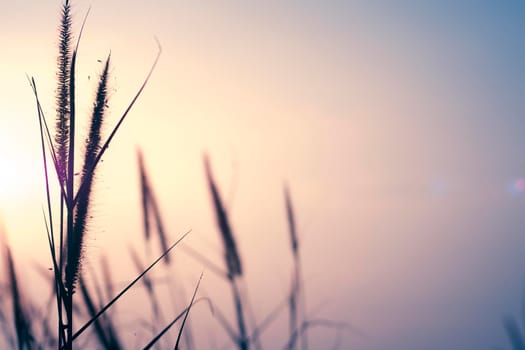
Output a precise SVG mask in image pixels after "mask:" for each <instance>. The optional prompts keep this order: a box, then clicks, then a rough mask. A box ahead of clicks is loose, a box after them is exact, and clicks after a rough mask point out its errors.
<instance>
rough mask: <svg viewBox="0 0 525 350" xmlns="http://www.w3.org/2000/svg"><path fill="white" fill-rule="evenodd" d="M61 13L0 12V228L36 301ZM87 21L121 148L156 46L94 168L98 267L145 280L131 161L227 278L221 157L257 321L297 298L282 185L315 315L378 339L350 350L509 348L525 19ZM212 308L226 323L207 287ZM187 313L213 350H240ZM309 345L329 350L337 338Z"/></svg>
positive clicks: (279, 334) (336, 12) (363, 339)
mask: <svg viewBox="0 0 525 350" xmlns="http://www.w3.org/2000/svg"><path fill="white" fill-rule="evenodd" d="M60 5H61V4H60V1H49V0H47V1H34V0H32V1H24V2H21V1H5V0H3V1H1V2H0V45H1V48H2V50H1V52H2V55H1V59H0V75H1V77H2V78H1V81H2V83H1V84H0V116H1V117H0V212H1V216H2V222H3V225H4V227H5V229H6V231H7V233H8V236H9V241H10V243H11V244H12V246H13V250H14V252H15V256H16V258H17V260H18V264H19V266H20V267H19V269H20V270H21V271H22V272H23V274H25V275H26V276H27V278H26V279H25V280H24V281H23V282H22V283H25V285H26V286H27V290H28V292H27V294H29V295H30V296H31V295H32V293H33V292H31V291H32V290H34V289H35V288H37V286H38V285H39V284H41V285H42V286H44V285H45V283H46V282H45V281H44V280H43V279H41V278H40V277H31V276H38V274H36V273H35V272H34V269H33V266H34V265H35V264H41V265H46V264H50V262H49V252H48V250H47V244H46V240H45V233H44V232H45V231H44V224H43V218H42V206H43V204H44V192H43V189H44V187H43V186H44V185H43V177H42V169H41V158H40V148H39V147H40V146H39V134H38V123H37V115H36V112H35V106H34V99H33V96H32V92H31V89H30V87H29V84H28V82H27V79H26V74H28V75H30V76H34V77H35V79H36V82H37V85H38V88H39V91H40V95H41V98H42V103H43V106H44V111H45V112H46V114H47V116H48V118H49V119H52V118H53V116H54V89H55V86H54V81H55V80H54V79H55V73H54V72H55V62H56V58H55V57H56V52H57V49H56V46H57V25H58V21H59V11H60ZM90 5H91V13H90V15H89V18H88V20H87V24H86V28H85V31H84V36H83V39H82V42H81V46H80V52H79V60H78V64H77V66H78V69H77V72H78V75H77V82H78V85H77V86H78V98H79V100H80V101H82V102H81V104H80V106H79V108H78V111H79V112H78V113H79V116H80V117H82V115H84V116H85V119H87V117H88V114H89V111H90V107H91V103H92V102H91V99H92V97H93V95H94V87H95V82H96V76H97V74H98V73H99V72H100V70H101V69H102V63H100V62H99V60H102V61H103V60H104V58H105V57H106V56H107V55H108V54H109V52H111V58H112V62H113V63H112V69H111V73H112V78H111V83H110V85H111V91H112V92H111V101H110V105H111V108H110V112H111V114H110V118H109V124H108V127H107V129H106V130H107V131H108V130H110V126H109V125H112V124H114V123H115V122H116V120H117V119H118V117H119V116H120V114H121V113H122V111H123V110H124V108H125V107H126V105H127V103H128V101H129V100H130V98H131V97H132V96H133V94H134V92H135V91H136V90H137V88H138V87H139V86H140V83H141V81H142V79H143V78H144V76H145V74H146V73H147V70H148V68H149V66H150V64H151V62H152V61H153V59H154V56H155V53H156V43H155V39H154V37H155V36H156V37H157V38H158V40H159V41H160V43H161V44H162V48H163V53H162V56H161V60H160V62H159V65H158V67H157V70H156V71H155V73H154V75H153V77H152V79H151V81H150V83H149V85H148V87H147V89H146V90H145V92H144V94H143V96H142V97H141V99H140V100H139V102H138V104H137V105H136V107H135V108H134V109H133V111H132V113H131V114H130V115H129V119H127V120H126V122H125V124H124V126H123V128H122V130H121V132H120V133H119V134H118V136H117V138H116V139H115V141H114V143H113V144H112V145H111V147H110V149H109V152H108V153H107V156H106V157H105V158H104V163H103V165H102V167H101V168H100V169H99V172H98V182H97V187H96V192H95V195H96V197H95V202H94V203H95V205H94V212H93V215H94V217H93V221H92V223H91V226H90V232H89V236H88V242H87V254H86V262H85V266H92V267H93V268H95V269H96V268H97V267H96V266H97V264H98V261H99V260H98V257H99V256H101V255H108V256H110V257H111V265H112V267H113V272H114V276H118V279H119V280H122V281H125V280H126V279H128V278H130V277H131V276H133V274H134V273H135V272H134V270H133V268H132V266H130V265H131V264H130V262H129V259H128V258H127V256H128V255H127V248H128V246H129V245H136V246H138V247H140V242H141V239H142V236H141V235H142V232H141V228H142V226H141V225H142V221H141V216H140V215H141V213H140V202H139V187H138V184H139V179H138V171H137V164H136V149H137V148H139V147H140V148H141V149H142V150H143V152H144V155H145V160H146V164H147V167H148V170H149V173H150V175H151V178H152V181H153V183H154V186H155V191H156V193H157V197H158V198H159V201H160V203H161V206H162V212H163V214H164V216H165V217H166V222H167V226H168V229H169V232H170V237H171V238H172V239H175V238H176V237H177V236H178V235H180V234H181V233H183V232H185V231H186V230H188V229H190V228H191V229H192V233H191V235H190V237H188V244H190V245H191V246H192V247H194V248H196V249H198V250H199V251H201V252H202V253H203V254H205V255H207V256H209V257H210V258H212V259H213V260H214V261H216V262H217V263H218V264H222V256H221V254H222V253H221V249H222V248H221V243H220V240H219V235H218V232H217V229H216V227H215V223H214V216H213V214H214V213H213V209H212V207H211V202H210V198H209V194H208V193H207V187H206V182H205V177H204V171H203V164H202V155H203V153H204V152H207V153H208V154H209V155H210V157H211V161H212V165H213V168H214V172H215V174H216V177H217V181H218V183H219V186H220V189H221V193H222V194H223V197H224V198H225V202H226V203H227V207H228V211H229V214H230V216H231V220H232V225H233V227H234V231H235V234H236V237H237V240H238V245H239V248H240V251H241V255H242V259H243V263H244V265H245V269H246V282H247V286H248V290H249V294H250V299H251V300H252V303H253V304H254V309H255V310H254V311H255V314H256V315H257V317H258V318H262V317H263V316H264V315H266V313H267V312H269V311H270V310H271V309H272V308H273V307H274V306H275V305H276V304H277V303H278V302H280V301H281V300H282V298H283V297H284V296H285V294H286V293H287V290H288V288H289V278H290V271H291V266H292V265H291V263H292V260H291V256H290V252H289V251H290V249H289V239H288V232H287V225H286V217H285V210H284V200H283V193H282V187H283V183H284V182H287V183H288V184H289V186H290V188H291V193H292V197H293V201H294V207H295V210H296V216H297V221H298V229H299V234H300V240H301V254H302V257H303V269H304V275H305V288H306V299H307V304H308V309H309V312H310V313H311V314H312V315H315V316H316V317H322V318H328V319H332V320H337V321H344V322H348V323H350V324H352V325H354V326H355V327H356V328H358V329H359V330H361V331H362V333H364V335H358V334H354V333H352V332H345V333H344V338H343V340H342V346H341V347H342V348H344V349H349V348H353V349H363V350H376V349H377V350H379V349H387V348H389V349H407V350H408V349H428V350H432V349H436V350H437V349H490V348H495V347H507V348H508V347H509V345H508V342H507V339H506V337H505V334H504V331H503V328H502V325H501V319H502V316H504V315H513V316H516V317H521V316H522V307H521V305H522V299H523V294H524V286H525V285H524V281H525V279H524V276H525V254H524V253H525V232H524V229H525V216H524V212H525V198H524V196H525V194H524V192H525V157H524V156H523V151H524V150H525V103H524V101H525V99H524V98H523V96H524V94H525V24H524V23H525V22H524V19H525V3H524V2H523V1H512V0H508V1H507V0H506V1H484V0H480V1H468V0H460V1H457V0H450V1H443V0H441V1H433V0H428V1H415V0H414V1H401V0H398V1H387V0H385V1H335V0H333V1H303V2H298V1H297V2H296V1H264V2H262V1H261V2H245V1H198V2H197V1H164V0H162V1H161V0H155V1H149V2H144V1H138V0H130V1H125V2H124V1H115V0H106V1H102V0H91V1H84V0H77V1H73V13H74V28H75V32H78V29H79V27H80V23H81V21H82V18H83V16H84V14H85V12H86V11H87V9H88V7H89V6H90ZM79 135H80V137H82V135H83V134H82V130H81V131H79ZM176 265H177V267H176V270H177V278H178V279H179V280H180V281H181V284H182V285H184V286H186V288H187V291H188V294H189V291H190V289H191V288H192V286H193V285H194V283H195V281H196V279H197V278H198V275H199V274H200V270H202V266H200V265H199V264H198V263H197V262H195V261H193V260H191V258H190V257H188V256H185V255H184V254H183V253H182V252H181V253H180V254H179V253H177V252H176ZM115 278H117V277H115ZM202 292H203V293H205V294H207V295H210V296H211V297H212V298H213V299H214V300H215V301H216V303H217V304H218V305H220V306H221V307H222V309H223V310H224V311H225V312H226V313H227V314H231V310H232V309H231V300H230V298H231V297H230V295H229V290H228V286H227V285H225V284H224V283H223V282H221V281H220V280H219V279H217V278H215V277H214V276H213V274H211V273H206V272H205V277H204V280H203V285H202ZM33 294H34V293H33ZM35 298H38V293H37V296H35ZM134 298H135V299H134ZM139 300H140V297H138V296H137V297H133V296H130V300H128V301H127V303H128V305H131V306H133V305H134V304H133V303H136V304H137V305H138V306H140V305H141V304H140V301H139ZM126 310H127V309H126V306H124V305H123V306H122V308H121V309H120V310H119V312H121V316H119V317H120V318H121V322H122V323H123V324H125V323H126V317H127V316H128V315H130V313H131V311H126ZM195 312H196V314H195V315H193V314H192V317H193V320H194V322H193V328H194V332H195V333H196V335H197V337H198V338H199V340H201V341H203V343H202V344H208V345H209V344H211V343H212V342H211V341H209V340H208V339H210V338H213V339H215V340H216V343H218V344H219V345H221V344H228V342H227V340H225V339H226V338H225V335H224V333H223V332H222V331H221V328H220V327H219V326H218V325H217V323H216V322H215V321H214V320H213V319H212V317H211V316H210V314H209V313H207V312H206V310H204V308H203V310H200V311H199V310H198V309H197V308H196V311H195ZM129 317H132V316H129ZM197 320H199V321H198V322H197ZM286 322H287V321H286V312H284V313H283V314H282V316H281V317H280V318H279V319H278V320H277V321H276V322H275V323H274V324H273V325H272V326H271V327H270V328H269V329H268V331H267V332H266V333H265V334H264V336H263V344H264V345H266V346H267V347H268V348H280V347H281V346H282V345H283V344H284V342H285V340H286V336H287V323H286ZM310 337H311V343H312V348H318V349H322V348H327V345H328V344H332V342H333V340H334V331H333V330H329V329H316V330H313V331H312V332H311V335H310ZM202 346H204V347H206V346H207V345H202ZM219 348H220V347H219Z"/></svg>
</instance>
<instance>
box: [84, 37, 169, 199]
mask: <svg viewBox="0 0 525 350" xmlns="http://www.w3.org/2000/svg"><path fill="white" fill-rule="evenodd" d="M157 44H158V52H157V56H156V57H155V61H154V62H153V64H152V66H151V68H150V70H149V72H148V75H147V76H146V79H144V82H143V83H142V85H141V86H140V88H139V90H138V91H137V93H136V94H135V96H134V97H133V99H132V100H131V102H130V104H129V105H128V107H127V108H126V110H125V111H124V113H123V114H122V116H121V117H120V119H119V121H118V122H117V124H116V125H115V127H114V128H113V130H112V131H111V133H110V134H109V137H108V138H107V140H106V142H105V143H104V145H103V146H102V148H101V149H100V152H99V153H98V155H97V158H96V159H95V161H94V163H93V167H92V168H91V169H90V170H89V171H90V172H92V171H93V170H94V169H95V167H96V166H97V164H98V162H100V159H101V158H102V156H103V155H104V153H105V152H106V150H107V149H108V147H109V144H110V142H111V140H113V138H114V137H115V135H116V133H117V131H118V129H119V128H120V126H121V125H122V123H123V122H124V120H125V119H126V116H127V115H128V113H129V111H130V110H131V108H132V107H133V105H134V104H135V102H136V101H137V99H138V98H139V96H140V95H141V94H142V91H143V90H144V88H145V87H146V85H147V83H148V81H149V79H150V77H151V75H152V74H153V71H154V70H155V67H156V66H157V63H158V61H159V58H160V54H161V53H162V48H161V46H160V44H159V43H158V41H157ZM84 186H86V185H85V184H84V183H81V184H80V187H79V189H78V192H80V191H81V190H82V188H83V187H84ZM77 201H78V193H77V196H76V197H75V200H74V204H75V203H76V202H77Z"/></svg>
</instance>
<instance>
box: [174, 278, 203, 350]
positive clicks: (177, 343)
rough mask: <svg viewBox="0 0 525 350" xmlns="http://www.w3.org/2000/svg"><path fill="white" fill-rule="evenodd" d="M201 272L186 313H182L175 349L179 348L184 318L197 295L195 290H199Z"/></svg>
mask: <svg viewBox="0 0 525 350" xmlns="http://www.w3.org/2000/svg"><path fill="white" fill-rule="evenodd" d="M203 274H204V272H203V273H201V276H200V277H199V281H198V282H197V286H196V287H195V291H193V296H192V297H191V301H190V305H188V308H187V310H186V314H185V315H184V319H183V320H182V324H181V326H180V330H179V335H178V336H177V342H176V343H175V350H179V343H180V339H181V336H182V331H183V330H184V325H185V324H186V320H187V319H188V315H189V314H190V310H191V307H192V306H193V302H194V301H195V296H196V295H197V291H198V290H199V285H200V284H201V280H202V275H203Z"/></svg>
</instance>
